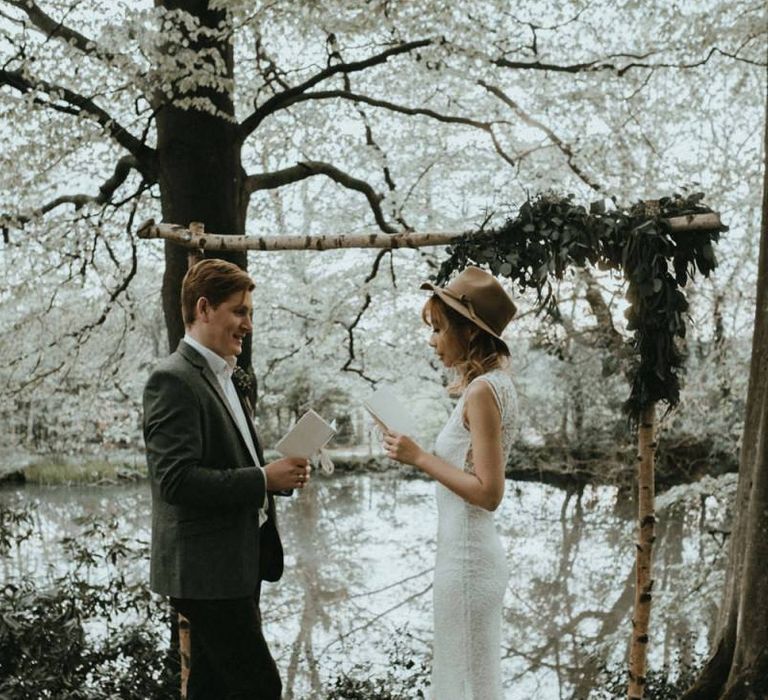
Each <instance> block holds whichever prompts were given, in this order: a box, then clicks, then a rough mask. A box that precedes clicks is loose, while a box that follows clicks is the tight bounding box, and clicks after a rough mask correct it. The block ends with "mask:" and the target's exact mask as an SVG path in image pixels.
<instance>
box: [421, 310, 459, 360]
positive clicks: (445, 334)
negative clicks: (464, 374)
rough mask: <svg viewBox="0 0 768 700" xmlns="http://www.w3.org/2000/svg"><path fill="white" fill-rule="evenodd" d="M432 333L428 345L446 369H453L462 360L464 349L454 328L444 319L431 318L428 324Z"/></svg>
mask: <svg viewBox="0 0 768 700" xmlns="http://www.w3.org/2000/svg"><path fill="white" fill-rule="evenodd" d="M430 324H431V326H432V333H431V334H430V336H429V345H430V347H431V348H433V349H434V351H435V354H436V355H437V356H438V357H439V358H440V361H441V362H442V363H443V364H444V365H445V366H446V367H453V366H454V365H456V363H457V362H460V361H461V360H463V359H464V347H463V344H462V343H461V342H459V338H457V333H456V331H455V329H454V328H452V327H451V326H450V324H449V323H447V322H446V321H445V320H444V319H440V318H433V319H431V322H430Z"/></svg>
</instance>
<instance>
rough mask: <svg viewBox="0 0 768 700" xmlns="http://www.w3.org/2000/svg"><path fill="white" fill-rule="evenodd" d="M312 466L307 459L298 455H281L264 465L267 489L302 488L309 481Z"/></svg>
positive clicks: (285, 489)
mask: <svg viewBox="0 0 768 700" xmlns="http://www.w3.org/2000/svg"><path fill="white" fill-rule="evenodd" d="M310 471H312V468H311V467H310V466H309V461H308V460H306V459H301V458H298V457H283V459H278V460H276V461H274V462H270V463H269V464H267V466H265V467H264V472H265V473H266V475H267V489H268V490H269V491H287V490H289V489H301V488H304V487H305V486H306V485H307V483H308V482H309V473H310Z"/></svg>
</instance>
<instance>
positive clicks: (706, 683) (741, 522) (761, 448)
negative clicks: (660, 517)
mask: <svg viewBox="0 0 768 700" xmlns="http://www.w3.org/2000/svg"><path fill="white" fill-rule="evenodd" d="M764 129H765V131H764V140H763V158H764V169H763V216H762V225H761V235H760V257H759V268H758V276H757V298H756V302H755V325H754V335H753V338H752V362H751V364H750V370H749V389H748V394H747V409H746V416H745V419H744V431H743V434H742V440H741V455H740V465H739V487H738V491H737V494H736V503H735V507H734V512H735V514H736V515H735V522H734V525H733V528H732V531H731V540H730V550H729V558H728V568H727V571H726V583H725V591H724V594H723V602H722V604H721V607H720V611H719V617H718V625H717V629H716V632H715V638H714V641H713V644H712V655H711V657H710V660H709V662H708V663H707V665H706V667H705V669H704V672H703V673H702V674H701V677H700V678H699V680H698V682H697V683H696V685H695V686H694V687H693V688H691V689H690V690H689V691H688V693H687V694H686V695H685V700H709V699H710V698H719V699H720V700H760V699H761V698H765V697H768V624H766V621H767V620H768V575H766V573H765V562H766V561H767V560H768V101H767V102H766V121H765V125H764Z"/></svg>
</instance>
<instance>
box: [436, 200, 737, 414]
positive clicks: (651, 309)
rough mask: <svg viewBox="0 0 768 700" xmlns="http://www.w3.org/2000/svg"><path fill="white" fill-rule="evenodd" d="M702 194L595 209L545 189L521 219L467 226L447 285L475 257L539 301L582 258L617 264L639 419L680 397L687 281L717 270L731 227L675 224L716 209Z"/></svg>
mask: <svg viewBox="0 0 768 700" xmlns="http://www.w3.org/2000/svg"><path fill="white" fill-rule="evenodd" d="M703 199H704V195H703V194H702V193H695V194H690V195H687V196H681V195H678V194H675V195H673V196H672V197H664V198H663V199H660V200H658V201H657V202H638V203H637V204H634V205H632V206H631V207H629V208H627V209H613V210H610V211H608V210H607V207H606V205H605V202H604V201H603V202H597V203H594V204H593V205H592V206H591V207H590V210H589V211H587V210H586V209H585V208H584V207H583V206H581V205H579V204H576V203H574V201H573V195H568V196H567V197H559V196H555V195H551V194H544V195H539V196H537V197H535V198H533V199H529V200H528V201H526V202H525V203H524V204H523V205H522V206H521V207H520V210H519V211H518V213H517V216H516V217H515V218H510V219H507V221H505V222H504V224H503V225H502V226H500V227H499V228H498V229H488V230H487V231H486V233H485V234H481V235H478V234H477V233H476V232H475V233H472V234H467V235H466V236H464V237H463V238H461V239H460V240H459V241H457V242H456V243H454V244H453V245H451V246H450V247H449V248H448V258H447V259H446V260H445V261H443V263H442V265H441V266H440V270H439V271H438V274H437V275H436V282H437V283H438V284H443V283H445V282H446V281H447V280H448V279H449V278H450V276H451V275H452V274H453V273H454V272H456V271H459V270H463V269H464V268H465V267H466V266H467V265H470V264H474V265H478V266H480V267H486V268H488V269H490V271H491V272H493V274H495V275H499V276H503V277H508V278H509V279H511V280H512V281H513V282H515V283H516V284H517V285H518V287H519V288H520V290H521V292H524V291H525V290H526V289H533V290H535V291H536V295H537V305H538V307H539V308H544V307H546V306H552V303H553V289H552V283H551V282H552V279H553V278H555V279H562V277H563V275H564V273H565V271H566V270H567V269H568V268H569V267H572V266H576V267H586V266H587V265H592V266H594V267H597V268H598V269H601V270H607V269H616V270H621V271H622V272H623V275H624V278H625V280H626V281H627V292H626V298H627V301H629V303H630V306H629V308H628V309H627V311H626V313H625V315H626V319H627V330H628V331H630V332H631V333H632V337H631V339H630V341H629V343H630V345H631V351H632V356H633V357H634V360H633V362H632V364H631V367H630V371H629V381H630V385H631V386H630V394H629V398H628V399H627V401H626V403H625V405H624V409H625V411H626V412H627V413H628V415H629V416H630V418H632V419H633V420H634V421H636V420H637V419H638V417H639V415H640V412H641V411H642V410H643V408H645V407H647V406H649V405H651V404H652V403H655V402H657V401H663V402H665V403H667V404H668V406H669V407H673V406H675V405H676V404H677V403H678V401H679V398H680V372H681V370H682V367H683V361H684V357H683V354H682V352H681V350H680V348H679V344H678V343H677V342H676V338H684V337H685V331H686V326H685V318H684V314H685V312H686V311H687V309H688V302H687V300H686V297H685V293H684V292H683V287H684V286H685V284H686V283H687V281H688V280H689V279H692V278H693V277H694V276H695V274H696V272H699V273H701V274H702V275H704V276H705V277H706V276H708V275H709V273H710V272H711V271H712V270H714V269H715V267H716V265H717V258H716V256H715V251H714V246H713V244H714V243H716V242H717V241H718V239H719V237H720V233H721V232H723V231H727V230H728V227H727V226H723V225H720V226H718V227H716V228H713V229H710V230H703V231H702V230H697V231H690V230H688V231H672V229H671V227H670V225H669V223H668V221H667V219H670V218H673V217H679V216H687V215H694V214H704V213H710V212H712V210H711V209H709V208H708V207H706V206H705V205H704V204H702V200H703Z"/></svg>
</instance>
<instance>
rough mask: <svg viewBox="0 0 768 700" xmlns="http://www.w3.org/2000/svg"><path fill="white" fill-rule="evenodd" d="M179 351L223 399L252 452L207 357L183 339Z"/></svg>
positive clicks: (258, 454)
mask: <svg viewBox="0 0 768 700" xmlns="http://www.w3.org/2000/svg"><path fill="white" fill-rule="evenodd" d="M178 351H179V352H180V353H181V354H182V355H183V356H184V357H185V358H186V359H187V360H189V361H190V362H191V363H192V364H193V365H195V367H197V368H198V369H199V370H200V373H201V374H202V375H203V377H204V378H205V380H206V381H207V382H208V385H209V386H210V387H211V389H213V392H214V393H215V394H216V396H218V397H219V401H221V404H222V406H223V407H224V409H225V410H226V412H227V413H228V414H229V417H230V418H231V419H232V423H233V425H234V426H235V429H236V430H237V434H238V435H239V436H240V442H241V443H242V445H243V447H244V448H245V451H246V452H248V453H250V450H249V449H248V445H247V443H246V442H245V437H244V436H243V434H242V433H241V432H240V426H239V424H238V422H237V417H236V416H235V414H234V411H233V410H232V406H230V405H229V401H227V397H226V395H225V394H224V390H223V389H222V388H221V384H219V380H218V379H216V375H215V374H214V373H213V370H212V369H211V366H210V365H209V364H208V362H207V361H206V359H205V358H204V357H203V356H202V355H201V354H200V353H199V352H197V350H195V349H194V348H193V347H190V346H189V345H187V344H186V343H185V342H184V341H183V340H182V341H180V342H179V348H178ZM235 391H237V390H235ZM238 397H239V394H238ZM240 405H242V399H241V400H240ZM244 412H245V411H244ZM245 414H246V416H247V415H248V414H247V412H245ZM247 422H248V424H249V427H250V430H251V434H253V432H254V431H253V426H252V425H251V421H250V418H248V419H247ZM254 446H255V447H256V453H257V454H256V456H257V457H258V458H259V459H260V460H261V461H262V463H263V462H264V460H263V457H262V456H261V446H260V445H259V444H258V442H254Z"/></svg>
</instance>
